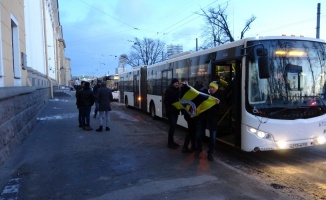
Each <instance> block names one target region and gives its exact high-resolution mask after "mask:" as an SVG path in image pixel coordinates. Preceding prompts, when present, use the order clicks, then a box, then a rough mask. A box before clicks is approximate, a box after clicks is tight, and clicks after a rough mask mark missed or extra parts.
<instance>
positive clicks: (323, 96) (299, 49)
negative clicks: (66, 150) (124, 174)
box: [119, 36, 326, 151]
mask: <svg viewBox="0 0 326 200" xmlns="http://www.w3.org/2000/svg"><path fill="white" fill-rule="evenodd" d="M119 76H120V83H119V90H120V94H121V95H120V102H121V103H124V104H125V105H126V106H130V107H135V108H138V109H140V110H143V111H145V112H148V113H150V114H151V116H152V117H153V118H156V117H160V118H165V117H166V115H165V108H164V104H163V98H164V97H163V96H164V92H165V90H166V88H167V87H168V85H169V83H170V82H171V80H172V78H177V79H179V81H180V82H183V81H187V82H188V84H189V85H190V86H194V85H195V83H196V82H198V81H200V82H202V83H203V84H204V85H206V86H207V87H208V84H209V83H210V82H211V81H213V80H217V79H220V80H223V82H226V84H225V85H226V86H225V87H224V88H227V90H226V89H225V90H224V91H225V93H224V94H225V99H226V102H225V103H224V104H222V105H223V106H221V109H220V111H219V113H216V114H217V115H219V119H220V120H219V122H218V128H219V129H218V134H217V138H218V140H219V141H222V142H225V143H227V144H230V145H232V146H235V147H238V148H240V149H241V150H243V151H267V150H280V149H294V148H301V147H307V146H313V145H321V144H324V143H325V138H326V105H325V103H326V93H325V92H326V43H325V41H323V40H319V39H314V38H304V37H295V36H279V37H278V36H277V37H256V38H246V39H242V40H238V41H235V42H231V43H228V44H224V45H221V46H218V47H214V48H211V49H206V50H202V51H196V52H188V53H183V54H182V55H181V56H179V57H175V58H171V59H169V60H166V61H163V62H160V63H156V64H154V65H151V66H142V67H139V68H137V69H134V70H132V71H130V72H125V73H123V74H120V75H119ZM220 89H221V90H223V87H220ZM226 91H228V92H226ZM178 124H179V125H181V126H184V127H187V124H186V122H185V120H184V118H183V115H181V114H180V116H179V119H178Z"/></svg>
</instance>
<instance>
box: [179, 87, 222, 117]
mask: <svg viewBox="0 0 326 200" xmlns="http://www.w3.org/2000/svg"><path fill="white" fill-rule="evenodd" d="M180 93H181V95H180V96H181V99H180V100H179V101H178V102H175V103H173V105H174V106H175V107H176V108H177V109H179V110H181V109H185V110H186V111H187V112H188V114H189V115H190V116H191V117H195V116H197V115H199V114H200V113H202V112H204V111H206V110H208V109H209V108H211V107H212V106H214V105H215V104H216V99H215V98H214V97H212V96H210V95H208V94H205V93H202V92H199V91H197V90H195V89H194V88H193V87H191V86H189V85H188V84H183V85H182V87H181V89H180Z"/></svg>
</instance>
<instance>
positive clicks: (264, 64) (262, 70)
mask: <svg viewBox="0 0 326 200" xmlns="http://www.w3.org/2000/svg"><path fill="white" fill-rule="evenodd" d="M258 71H259V78H260V79H265V78H270V77H271V75H270V72H269V69H268V58H267V56H260V57H259V58H258Z"/></svg>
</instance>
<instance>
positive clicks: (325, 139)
mask: <svg viewBox="0 0 326 200" xmlns="http://www.w3.org/2000/svg"><path fill="white" fill-rule="evenodd" d="M317 142H318V144H324V143H325V142H326V138H325V136H320V137H318V138H317Z"/></svg>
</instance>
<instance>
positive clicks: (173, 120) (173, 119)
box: [168, 114, 179, 144]
mask: <svg viewBox="0 0 326 200" xmlns="http://www.w3.org/2000/svg"><path fill="white" fill-rule="evenodd" d="M178 115H179V114H170V115H169V116H168V120H169V124H170V128H169V136H168V144H173V143H174V139H173V137H174V130H175V127H176V125H177V121H178Z"/></svg>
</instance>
